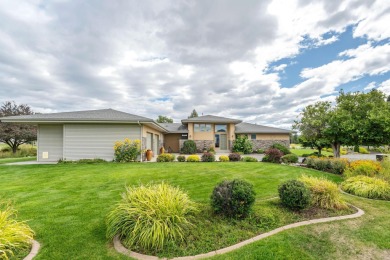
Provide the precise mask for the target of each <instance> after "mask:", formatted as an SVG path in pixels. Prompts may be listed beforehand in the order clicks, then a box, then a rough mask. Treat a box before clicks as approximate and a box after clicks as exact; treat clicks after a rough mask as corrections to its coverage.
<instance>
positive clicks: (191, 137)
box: [187, 123, 194, 140]
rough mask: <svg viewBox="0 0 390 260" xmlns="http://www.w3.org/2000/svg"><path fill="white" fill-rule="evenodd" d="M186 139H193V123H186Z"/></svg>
mask: <svg viewBox="0 0 390 260" xmlns="http://www.w3.org/2000/svg"><path fill="white" fill-rule="evenodd" d="M187 128H188V140H194V124H193V123H188V127H187Z"/></svg>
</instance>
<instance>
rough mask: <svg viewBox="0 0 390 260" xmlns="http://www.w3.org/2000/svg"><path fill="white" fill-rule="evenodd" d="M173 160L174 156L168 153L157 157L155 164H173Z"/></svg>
mask: <svg viewBox="0 0 390 260" xmlns="http://www.w3.org/2000/svg"><path fill="white" fill-rule="evenodd" d="M174 160H175V155H173V154H170V153H163V154H160V155H159V156H157V159H156V161H157V162H173V161H174Z"/></svg>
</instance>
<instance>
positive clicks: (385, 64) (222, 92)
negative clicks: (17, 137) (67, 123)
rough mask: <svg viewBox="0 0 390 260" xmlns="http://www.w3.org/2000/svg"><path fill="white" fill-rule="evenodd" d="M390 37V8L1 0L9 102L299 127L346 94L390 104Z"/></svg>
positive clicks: (0, 75)
mask: <svg viewBox="0 0 390 260" xmlns="http://www.w3.org/2000/svg"><path fill="white" fill-rule="evenodd" d="M389 38H390V1H388V0H376V1H374V0H372V1H371V0H370V1H367V0H356V1H355V0H345V1H336V0H319V1H310V0H289V1H285V0H272V1H266V0H262V1H252V0H242V1H237V0H226V1H219V0H213V1H207V0H198V1H195V0H194V1H189V0H185V1H181V0H177V1H165V0H159V1H154V0H150V1H149V0H143V1H132V0H106V1H99V0H95V1H92V0H91V1H67V0H51V1H48V0H28V1H24V0H18V1H15V0H9V1H8V0H0V103H3V102H5V101H15V102H16V103H17V104H20V103H23V104H28V105H30V106H31V107H32V109H33V110H34V111H35V112H40V113H54V112H63V111H79V110H93V109H105V108H112V109H117V110H120V111H124V112H128V113H131V114H136V115H141V116H146V117H149V118H153V119H156V118H157V116H158V115H166V116H169V117H171V118H173V119H174V121H175V122H180V120H181V119H184V118H187V117H188V115H189V114H190V113H191V111H192V110H193V109H196V111H197V112H198V114H199V115H202V114H204V115H209V114H211V115H216V116H224V117H231V118H237V119H241V120H244V121H246V122H250V123H256V124H262V125H268V126H274V127H280V128H285V129H290V128H291V125H292V124H293V121H294V120H296V119H297V116H298V115H299V113H300V111H302V109H303V108H304V107H305V106H307V105H310V104H313V103H315V102H317V101H332V102H333V101H334V100H335V97H336V96H337V95H338V92H339V91H340V90H341V89H343V90H344V91H345V92H350V91H352V92H355V91H364V92H368V91H370V90H371V89H373V88H375V89H379V90H381V91H383V92H385V93H386V94H387V95H389V94H390V41H389Z"/></svg>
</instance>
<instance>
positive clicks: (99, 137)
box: [64, 124, 141, 161]
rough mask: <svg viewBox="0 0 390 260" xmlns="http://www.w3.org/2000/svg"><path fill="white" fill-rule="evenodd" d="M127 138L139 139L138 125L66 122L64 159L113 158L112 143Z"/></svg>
mask: <svg viewBox="0 0 390 260" xmlns="http://www.w3.org/2000/svg"><path fill="white" fill-rule="evenodd" d="M125 138H129V139H132V140H135V139H139V140H140V139H141V127H140V126H139V125H122V124H113V125H106V124H66V125H65V126H64V159H66V160H80V159H94V158H101V159H104V160H108V161H111V160H113V159H114V149H113V146H114V143H115V142H116V141H120V140H124V139H125Z"/></svg>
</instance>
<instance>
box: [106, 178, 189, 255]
mask: <svg viewBox="0 0 390 260" xmlns="http://www.w3.org/2000/svg"><path fill="white" fill-rule="evenodd" d="M196 211H197V206H196V204H195V203H194V202H193V201H191V200H190V198H189V197H188V195H187V194H186V193H185V192H183V191H182V190H181V189H179V188H177V187H172V186H170V185H168V184H166V183H161V184H155V185H146V186H144V185H141V186H138V187H128V188H127V190H126V192H125V193H124V194H123V195H122V201H121V202H120V203H118V204H117V205H116V207H115V208H114V209H113V210H112V211H111V212H110V213H109V214H108V216H107V220H106V224H107V237H108V238H110V239H112V238H114V237H115V236H117V235H118V236H119V238H120V239H121V241H122V242H123V243H124V245H125V246H127V247H129V248H131V247H139V248H140V249H141V250H146V249H154V250H160V249H162V248H163V247H164V245H166V244H167V243H175V242H181V241H183V240H184V231H185V230H187V229H189V228H191V226H192V224H191V216H192V214H193V213H194V212H196Z"/></svg>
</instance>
